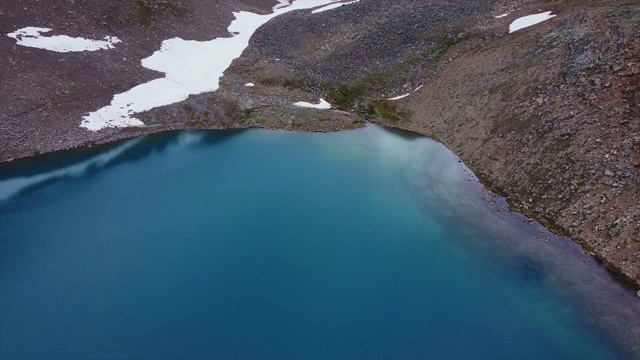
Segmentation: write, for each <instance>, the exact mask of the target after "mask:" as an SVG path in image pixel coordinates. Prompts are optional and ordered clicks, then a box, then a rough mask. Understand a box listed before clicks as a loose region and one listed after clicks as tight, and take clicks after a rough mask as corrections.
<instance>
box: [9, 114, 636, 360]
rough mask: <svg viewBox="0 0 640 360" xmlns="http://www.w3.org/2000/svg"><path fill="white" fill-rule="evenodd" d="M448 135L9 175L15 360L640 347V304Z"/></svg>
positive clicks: (533, 354)
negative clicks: (483, 175)
mask: <svg viewBox="0 0 640 360" xmlns="http://www.w3.org/2000/svg"><path fill="white" fill-rule="evenodd" d="M506 207H507V205H506V203H505V202H504V200H502V199H501V198H499V197H496V196H494V195H492V194H490V193H488V192H487V191H486V190H484V189H483V187H482V186H481V184H479V183H478V181H477V179H476V178H475V176H474V175H473V174H472V173H471V172H469V170H468V169H467V168H466V167H465V166H464V164H462V163H460V162H459V161H458V159H457V157H456V156H455V155H453V154H452V153H451V152H449V151H448V150H447V149H446V148H444V147H443V146H442V145H441V144H439V143H437V142H435V141H432V140H429V139H425V138H418V137H412V136H408V135H406V134H399V133H392V132H387V131H385V130H382V129H380V128H378V127H375V126H369V127H367V128H365V129H362V130H357V131H349V132H341V133H332V134H300V133H290V132H271V131H264V130H250V131H241V132H179V133H168V134H161V135H154V136H148V137H145V138H139V139H136V140H131V141H127V142H123V143H118V144H115V145H111V146H106V147H101V148H99V149H89V150H83V151H73V152H64V153H59V154H54V155H51V156H47V157H43V158H40V159H34V160H30V161H23V162H18V163H15V164H11V165H9V166H6V165H5V166H3V167H1V168H0V358H2V359H12V358H154V359H161V358H180V359H185V358H222V359H232V358H239V359H258V358H287V359H293V358H296V359H297V358H314V359H317V358H372V359H392V358H397V359H409V358H420V359H427V358H446V359H454V358H455V359H458V358H485V359H559V358H562V359H616V358H621V359H624V358H638V357H639V354H640V352H639V350H638V346H639V345H638V344H640V341H639V339H640V334H639V331H640V330H638V329H639V328H640V315H639V314H640V304H639V301H638V300H639V299H637V298H636V297H635V295H634V294H633V293H631V292H630V291H627V290H625V289H623V288H622V287H621V286H620V285H618V284H617V283H615V282H614V281H613V280H612V279H611V277H610V276H609V274H608V273H607V271H606V270H604V269H603V268H601V267H600V266H598V265H597V264H596V263H595V262H594V260H593V259H592V258H591V257H590V256H588V255H587V254H584V253H583V251H582V250H581V249H580V247H579V246H577V245H576V244H574V243H573V242H571V241H570V240H568V239H565V238H559V237H555V236H553V235H551V234H550V233H548V232H547V231H545V230H544V229H543V228H542V227H540V226H539V225H537V224H536V223H533V224H527V223H526V222H525V220H526V219H525V218H524V217H523V216H521V215H519V214H514V213H510V212H508V211H506Z"/></svg>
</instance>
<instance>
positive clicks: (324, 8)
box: [311, 0, 360, 14]
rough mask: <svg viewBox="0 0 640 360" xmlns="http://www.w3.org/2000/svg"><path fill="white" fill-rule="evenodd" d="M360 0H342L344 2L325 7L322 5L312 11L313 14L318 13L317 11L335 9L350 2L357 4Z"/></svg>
mask: <svg viewBox="0 0 640 360" xmlns="http://www.w3.org/2000/svg"><path fill="white" fill-rule="evenodd" d="M359 1H360V0H353V1H348V2H342V3H335V4H330V5H327V6H324V7H321V8H320V9H316V10H313V11H312V12H311V13H312V14H317V13H321V12H324V11H327V10H333V9H337V8H339V7H341V6H345V5H349V4H355V3H357V2H359Z"/></svg>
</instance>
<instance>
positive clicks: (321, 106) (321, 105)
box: [293, 99, 331, 110]
mask: <svg viewBox="0 0 640 360" xmlns="http://www.w3.org/2000/svg"><path fill="white" fill-rule="evenodd" d="M293 105H295V106H299V107H305V108H313V109H322V110H328V109H331V104H329V103H328V102H327V101H326V100H325V99H320V102H319V103H318V104H312V103H308V102H305V101H300V102H297V103H294V104H293Z"/></svg>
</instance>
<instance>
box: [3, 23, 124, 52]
mask: <svg viewBox="0 0 640 360" xmlns="http://www.w3.org/2000/svg"><path fill="white" fill-rule="evenodd" d="M50 31H52V29H49V28H41V27H26V28H22V29H20V30H16V31H14V32H12V33H9V34H7V36H9V37H11V38H14V39H16V41H17V42H18V45H22V46H27V47H32V48H38V49H43V50H49V51H55V52H61V53H66V52H82V51H97V50H108V49H113V48H114V46H115V44H117V43H119V42H121V41H120V39H118V38H117V37H115V36H107V37H105V38H104V40H91V39H85V38H80V37H70V36H67V35H54V36H43V33H47V32H50Z"/></svg>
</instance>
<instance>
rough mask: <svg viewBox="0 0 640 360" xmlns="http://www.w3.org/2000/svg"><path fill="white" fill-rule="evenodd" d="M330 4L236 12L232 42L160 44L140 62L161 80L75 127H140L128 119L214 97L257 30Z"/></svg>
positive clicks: (308, 1)
mask: <svg viewBox="0 0 640 360" xmlns="http://www.w3.org/2000/svg"><path fill="white" fill-rule="evenodd" d="M335 1H337V0H298V1H295V0H291V1H280V3H279V4H278V5H276V6H275V7H274V11H273V13H271V14H267V15H260V14H254V13H251V12H246V11H241V12H235V13H234V16H235V20H233V21H232V22H231V24H230V25H229V27H228V28H227V30H228V31H229V33H230V34H232V36H231V37H226V38H216V39H213V40H209V41H193V40H183V39H181V38H173V39H169V40H165V41H163V42H162V46H161V48H160V50H158V51H156V52H155V53H153V55H151V56H150V57H148V58H146V59H143V60H142V66H144V67H146V68H148V69H151V70H156V71H160V72H162V73H164V74H165V77H164V78H159V79H155V80H152V81H149V82H147V83H144V84H141V85H138V86H136V87H134V88H132V89H130V90H128V91H126V92H124V93H121V94H117V95H115V96H114V97H113V100H112V101H111V104H110V105H108V106H105V107H103V108H102V109H99V110H97V111H94V112H92V113H90V114H88V115H86V116H85V117H84V118H83V120H82V123H81V124H80V126H81V127H83V128H86V129H88V130H91V131H98V130H100V129H104V128H107V127H129V126H140V125H143V123H142V121H140V120H139V119H136V118H135V117H133V115H134V114H137V113H141V112H144V111H148V110H151V109H154V108H157V107H160V106H166V105H171V104H174V103H177V102H180V101H182V100H185V99H187V98H188V97H189V96H190V95H196V94H202V93H205V92H211V91H215V90H217V89H218V88H219V87H220V78H221V77H222V75H223V73H224V71H225V70H226V69H227V68H228V67H229V66H230V65H231V63H232V62H233V60H235V59H237V58H238V57H240V55H242V52H243V51H244V49H245V48H247V46H249V39H250V38H251V36H252V35H253V33H254V32H255V31H256V30H257V29H258V28H259V27H260V26H262V25H263V24H265V23H266V22H267V21H269V20H271V19H272V18H274V17H276V16H279V15H282V14H284V13H286V12H289V11H293V10H303V9H311V8H315V7H318V6H323V5H326V4H330V3H333V2H335Z"/></svg>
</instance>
